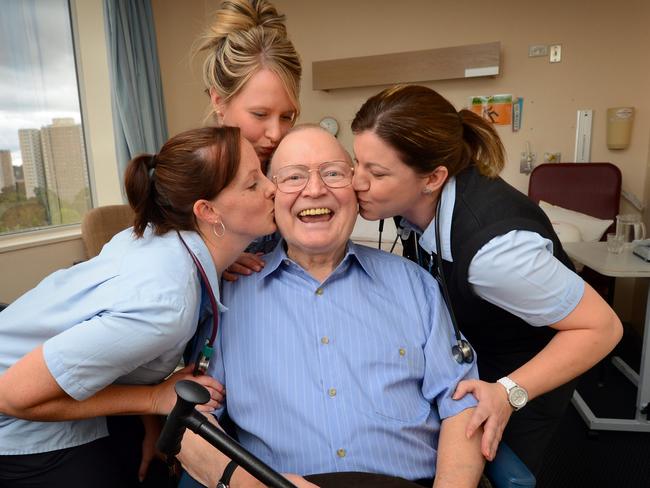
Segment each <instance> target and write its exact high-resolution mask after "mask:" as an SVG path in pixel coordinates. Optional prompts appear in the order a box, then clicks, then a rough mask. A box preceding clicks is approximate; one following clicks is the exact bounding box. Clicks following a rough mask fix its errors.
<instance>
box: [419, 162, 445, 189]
mask: <svg viewBox="0 0 650 488" xmlns="http://www.w3.org/2000/svg"><path fill="white" fill-rule="evenodd" d="M448 177H449V170H448V169H447V167H446V166H442V165H440V166H438V167H437V168H436V169H434V170H433V171H432V172H431V173H429V175H428V176H426V179H427V182H426V185H425V187H426V188H427V189H428V190H430V191H428V193H435V192H437V191H438V190H440V188H442V186H443V185H444V184H445V181H447V178H448Z"/></svg>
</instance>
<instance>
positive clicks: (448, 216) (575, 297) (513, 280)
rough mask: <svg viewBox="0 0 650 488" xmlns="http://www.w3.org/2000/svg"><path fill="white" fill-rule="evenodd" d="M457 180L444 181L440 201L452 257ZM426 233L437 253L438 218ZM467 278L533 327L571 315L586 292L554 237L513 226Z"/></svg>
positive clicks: (485, 250) (444, 240)
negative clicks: (555, 249)
mask: <svg viewBox="0 0 650 488" xmlns="http://www.w3.org/2000/svg"><path fill="white" fill-rule="evenodd" d="M455 203H456V179H455V178H454V177H452V178H450V179H449V181H448V182H447V184H446V185H445V186H444V188H443V191H442V195H441V202H440V247H442V259H444V260H445V261H448V262H453V260H454V259H453V256H452V254H451V221H452V216H453V212H454V204H455ZM403 223H405V224H407V225H405V227H406V228H408V229H410V230H414V231H416V232H418V233H421V237H420V240H419V243H420V246H421V247H422V248H423V249H424V250H426V251H428V252H432V253H435V252H436V237H435V236H436V234H435V232H436V231H435V228H436V225H435V219H434V220H432V221H431V223H430V224H429V226H428V227H427V228H426V229H425V230H424V232H422V231H421V230H419V229H416V228H414V227H413V226H411V225H410V224H408V223H406V222H405V221H403ZM467 279H468V281H469V283H470V284H471V285H472V289H473V290H474V293H476V294H477V295H478V296H479V297H481V298H482V299H483V300H485V301H487V302H490V303H492V304H493V305H496V306H497V307H500V308H502V309H504V310H506V311H508V312H510V313H511V314H513V315H516V316H517V317H519V318H521V319H522V320H524V321H526V322H528V323H529V324H530V325H534V326H545V325H549V324H554V323H555V322H558V321H560V320H562V319H563V318H565V317H566V316H567V315H569V314H570V313H571V312H572V311H573V310H574V309H575V308H576V306H577V305H578V303H579V302H580V300H581V299H582V295H583V294H584V281H583V280H582V278H580V277H579V276H578V275H577V274H575V273H574V272H573V271H571V270H570V269H568V268H567V267H566V266H564V265H563V264H562V263H561V262H560V261H559V260H558V259H557V258H556V257H555V256H553V242H552V241H551V240H549V239H546V238H544V237H542V236H541V235H539V234H538V233H536V232H530V231H525V230H513V231H510V232H508V233H506V234H504V235H501V236H497V237H494V238H493V239H491V240H490V241H488V242H487V243H486V244H485V245H484V246H483V247H482V248H481V249H479V250H478V252H477V253H476V255H475V256H474V258H473V259H472V261H471V263H470V265H469V269H468V273H467Z"/></svg>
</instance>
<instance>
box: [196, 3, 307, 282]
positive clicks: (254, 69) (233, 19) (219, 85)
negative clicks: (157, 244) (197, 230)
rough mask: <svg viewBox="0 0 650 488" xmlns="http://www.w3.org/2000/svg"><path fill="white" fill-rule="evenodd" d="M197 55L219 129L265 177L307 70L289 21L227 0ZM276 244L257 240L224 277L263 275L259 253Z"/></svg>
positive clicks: (264, 7) (266, 8) (265, 8)
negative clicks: (237, 138) (228, 130)
mask: <svg viewBox="0 0 650 488" xmlns="http://www.w3.org/2000/svg"><path fill="white" fill-rule="evenodd" d="M197 52H201V53H206V57H205V61H204V62H203V81H204V84H205V91H206V93H207V94H208V95H209V96H210V104H211V109H212V115H214V117H215V119H216V123H217V125H229V126H234V127H239V128H240V130H241V134H242V136H243V137H244V138H246V139H247V140H248V141H249V142H250V143H251V144H253V147H254V148H255V152H256V153H257V156H258V157H259V159H260V164H261V167H262V171H263V172H264V173H266V168H267V165H268V162H269V160H270V159H271V156H272V154H273V152H274V151H275V148H276V147H277V146H278V144H279V143H280V141H281V140H282V138H283V137H284V136H285V135H286V134H287V132H288V131H289V129H291V127H293V125H294V124H295V122H296V118H297V117H298V114H299V113H300V103H299V101H298V96H299V92H300V77H301V75H302V67H301V64H300V57H299V56H298V53H297V52H296V49H295V48H294V46H293V44H292V43H291V41H290V40H289V38H288V36H287V30H286V27H285V16H284V15H282V14H279V13H278V11H277V10H276V8H275V7H274V6H273V5H272V4H271V3H270V2H268V1H267V0H225V1H224V2H222V3H221V5H220V7H219V9H218V10H217V11H216V12H215V15H214V20H213V21H212V23H211V24H210V26H209V27H208V29H207V30H206V32H205V33H204V34H203V36H202V37H201V38H200V39H199V41H198V43H197ZM276 243H277V238H276V237H275V236H265V237H261V238H259V239H257V240H256V241H255V242H253V244H251V246H250V247H249V248H248V249H247V251H249V252H247V253H244V254H243V255H242V256H241V257H240V258H239V259H238V260H237V262H236V263H234V264H233V265H232V266H231V267H230V268H229V269H228V271H227V272H226V273H224V278H225V279H228V280H234V279H237V275H238V274H243V275H248V274H251V273H252V272H253V271H260V270H261V269H262V267H263V266H264V262H263V261H262V260H261V259H260V257H259V256H258V253H263V252H268V251H270V250H271V249H273V247H275V244H276Z"/></svg>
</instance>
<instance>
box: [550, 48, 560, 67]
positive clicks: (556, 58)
mask: <svg viewBox="0 0 650 488" xmlns="http://www.w3.org/2000/svg"><path fill="white" fill-rule="evenodd" d="M549 61H550V62H551V63H559V62H560V61H562V45H561V44H555V45H553V46H551V54H550V56H549Z"/></svg>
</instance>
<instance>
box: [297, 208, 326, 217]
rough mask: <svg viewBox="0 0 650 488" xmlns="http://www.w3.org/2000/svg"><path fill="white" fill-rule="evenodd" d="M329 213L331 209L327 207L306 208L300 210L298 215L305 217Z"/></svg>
mask: <svg viewBox="0 0 650 488" xmlns="http://www.w3.org/2000/svg"><path fill="white" fill-rule="evenodd" d="M331 213H332V211H331V210H330V209H329V208H308V209H306V210H303V211H302V212H300V213H299V214H298V216H299V217H305V216H307V215H327V214H331Z"/></svg>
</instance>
